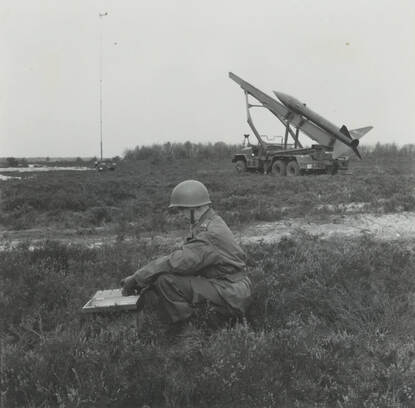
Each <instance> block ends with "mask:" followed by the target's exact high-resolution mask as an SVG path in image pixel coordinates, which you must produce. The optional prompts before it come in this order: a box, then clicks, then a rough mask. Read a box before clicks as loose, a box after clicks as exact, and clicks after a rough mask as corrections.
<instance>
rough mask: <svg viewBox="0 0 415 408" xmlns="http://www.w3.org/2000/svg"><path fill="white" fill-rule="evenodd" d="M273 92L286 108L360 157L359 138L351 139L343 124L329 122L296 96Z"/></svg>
mask: <svg viewBox="0 0 415 408" xmlns="http://www.w3.org/2000/svg"><path fill="white" fill-rule="evenodd" d="M274 94H275V95H276V97H277V98H278V99H279V100H280V101H281V102H282V103H283V104H284V105H285V106H286V107H287V108H288V109H290V110H292V111H294V112H295V113H298V114H300V115H302V116H304V117H305V118H307V119H308V120H309V121H311V122H313V123H314V124H315V125H317V126H319V127H320V128H321V129H323V130H325V131H326V132H327V133H329V134H330V135H332V136H333V137H334V138H336V139H337V140H340V141H341V142H343V143H344V144H345V145H347V146H349V147H350V148H351V149H352V150H353V151H354V152H355V153H356V155H357V157H359V159H361V158H362V157H361V156H360V153H359V151H358V150H357V146H358V145H359V139H353V138H352V136H351V135H350V132H349V130H348V129H347V127H346V126H345V125H343V126H342V127H341V128H338V127H337V126H336V125H334V124H333V123H331V122H329V121H328V120H327V119H325V118H323V117H322V116H321V115H319V114H318V113H316V112H314V111H312V110H311V109H309V108H307V106H306V105H305V104H303V103H301V102H300V101H299V100H298V99H297V98H294V97H293V96H290V95H287V94H284V93H282V92H276V91H274Z"/></svg>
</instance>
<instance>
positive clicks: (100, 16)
mask: <svg viewBox="0 0 415 408" xmlns="http://www.w3.org/2000/svg"><path fill="white" fill-rule="evenodd" d="M98 15H99V19H100V21H101V23H100V25H99V141H100V153H101V161H102V158H103V156H102V79H103V69H102V63H103V60H102V44H103V39H102V37H103V33H102V31H103V30H102V19H103V17H105V16H108V13H107V12H105V13H99V14H98Z"/></svg>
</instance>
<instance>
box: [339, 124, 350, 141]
mask: <svg viewBox="0 0 415 408" xmlns="http://www.w3.org/2000/svg"><path fill="white" fill-rule="evenodd" d="M340 132H342V133H343V134H344V135H345V136H347V137H348V138H349V139H351V138H352V137H351V136H350V133H349V129H347V127H346V126H345V125H343V126H342V127H341V128H340Z"/></svg>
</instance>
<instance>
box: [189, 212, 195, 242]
mask: <svg viewBox="0 0 415 408" xmlns="http://www.w3.org/2000/svg"><path fill="white" fill-rule="evenodd" d="M194 225H195V210H194V209H193V208H191V209H190V237H191V238H193V226H194Z"/></svg>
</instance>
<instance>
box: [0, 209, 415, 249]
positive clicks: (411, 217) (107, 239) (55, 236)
mask: <svg viewBox="0 0 415 408" xmlns="http://www.w3.org/2000/svg"><path fill="white" fill-rule="evenodd" d="M234 232H235V235H236V237H237V239H238V240H240V241H241V242H243V243H245V244H246V243H253V242H259V241H261V240H262V241H264V242H273V241H276V242H277V241H279V240H280V239H281V238H283V237H289V236H292V235H295V234H296V233H298V232H305V233H307V234H311V235H315V236H319V237H320V238H323V239H327V238H330V237H334V236H338V237H354V236H359V235H363V234H370V235H371V236H373V237H374V238H376V239H384V240H397V241H414V242H415V212H403V213H394V214H383V215H377V214H371V213H365V214H350V215H331V216H329V215H327V216H324V218H321V217H320V218H316V217H314V218H291V219H287V220H282V221H276V222H267V223H258V224H252V225H250V226H247V227H243V228H241V230H240V231H235V230H234ZM183 237H184V235H183V232H182V231H175V232H172V233H169V234H164V235H153V236H151V237H150V236H148V237H142V238H141V239H143V240H146V241H153V242H155V243H159V244H168V245H177V244H179V243H180V242H182V240H183ZM46 239H50V240H57V241H61V242H63V243H71V244H81V245H86V246H88V247H90V248H93V247H100V246H102V245H105V244H112V243H114V242H115V241H116V240H117V236H116V235H115V234H114V233H113V231H111V230H109V229H105V228H100V229H96V230H95V233H93V234H90V235H86V236H85V235H81V236H80V235H79V233H77V231H76V230H70V229H67V230H53V229H33V230H23V231H1V232H0V250H1V249H7V248H9V247H10V246H11V247H13V246H15V245H17V244H18V243H20V242H22V241H29V242H30V243H31V244H32V245H34V246H36V242H39V241H43V240H46ZM126 240H128V238H126Z"/></svg>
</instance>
